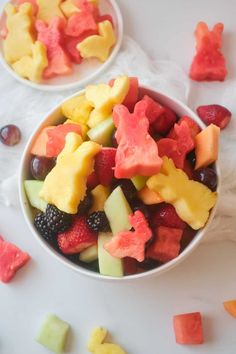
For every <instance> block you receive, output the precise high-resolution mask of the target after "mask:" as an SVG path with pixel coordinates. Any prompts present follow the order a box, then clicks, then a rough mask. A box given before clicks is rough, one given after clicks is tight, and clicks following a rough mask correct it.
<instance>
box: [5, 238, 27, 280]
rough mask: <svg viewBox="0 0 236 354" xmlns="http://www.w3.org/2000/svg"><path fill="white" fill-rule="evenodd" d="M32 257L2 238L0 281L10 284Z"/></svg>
mask: <svg viewBox="0 0 236 354" xmlns="http://www.w3.org/2000/svg"><path fill="white" fill-rule="evenodd" d="M29 259H30V256H29V255H28V254H27V253H25V252H23V251H21V250H20V249H19V248H18V247H16V246H15V245H13V244H12V243H9V242H6V241H4V240H3V238H2V237H1V236H0V281H2V282H3V283H9V282H10V281H11V280H12V278H13V277H14V275H15V273H16V272H17V271H18V270H19V269H20V268H21V267H23V266H24V265H25V264H26V263H27V262H28V261H29Z"/></svg>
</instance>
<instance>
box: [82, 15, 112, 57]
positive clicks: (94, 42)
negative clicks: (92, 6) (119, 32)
mask: <svg viewBox="0 0 236 354" xmlns="http://www.w3.org/2000/svg"><path fill="white" fill-rule="evenodd" d="M98 33H99V35H93V36H89V37H87V38H85V39H84V40H83V41H82V42H80V43H79V44H78V45H77V47H76V48H77V49H78V51H79V52H80V55H81V56H82V57H83V58H92V57H95V58H98V59H99V60H100V61H102V62H104V61H106V60H107V58H108V57H109V55H110V50H111V48H112V47H113V45H114V44H115V43H116V36H115V32H114V30H113V27H112V24H111V22H110V21H107V20H106V21H103V22H100V23H99V24H98Z"/></svg>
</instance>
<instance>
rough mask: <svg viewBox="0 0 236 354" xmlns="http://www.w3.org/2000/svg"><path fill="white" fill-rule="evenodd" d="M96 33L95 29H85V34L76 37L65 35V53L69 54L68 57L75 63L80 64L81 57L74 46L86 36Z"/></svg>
mask: <svg viewBox="0 0 236 354" xmlns="http://www.w3.org/2000/svg"><path fill="white" fill-rule="evenodd" d="M95 34H97V30H96V31H87V32H86V33H85V34H83V35H81V36H78V37H71V36H66V35H65V37H64V44H63V48H64V49H65V51H66V53H67V54H68V55H69V57H70V59H71V60H72V62H73V63H75V64H80V63H81V61H82V57H81V55H80V52H79V50H78V49H77V48H76V47H77V45H78V44H79V43H80V42H82V41H83V40H84V39H85V38H86V37H88V36H92V35H95Z"/></svg>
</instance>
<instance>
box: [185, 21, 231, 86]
mask: <svg viewBox="0 0 236 354" xmlns="http://www.w3.org/2000/svg"><path fill="white" fill-rule="evenodd" d="M223 30H224V25H223V24H222V23H217V24H216V25H215V26H214V27H213V30H212V31H210V30H209V28H208V26H207V24H206V23H205V22H199V23H198V25H197V27H196V30H195V37H196V51H197V53H196V55H195V57H194V59H193V62H192V65H191V67H190V73H189V75H190V78H191V79H193V80H196V81H224V79H225V77H226V75H227V69H226V63H225V58H224V56H223V54H222V53H221V51H220V50H221V47H222V33H223Z"/></svg>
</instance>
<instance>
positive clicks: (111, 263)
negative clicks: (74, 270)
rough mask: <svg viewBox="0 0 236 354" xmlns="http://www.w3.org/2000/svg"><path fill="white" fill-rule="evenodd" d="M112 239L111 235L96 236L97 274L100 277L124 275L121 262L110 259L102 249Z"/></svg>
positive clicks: (114, 258)
mask: <svg viewBox="0 0 236 354" xmlns="http://www.w3.org/2000/svg"><path fill="white" fill-rule="evenodd" d="M112 239H113V237H112V234H111V233H100V234H99V235H98V263H99V272H100V274H102V275H108V276H112V277H122V276H123V275H124V270H123V263H122V260H121V259H119V258H116V257H112V256H111V255H110V254H109V253H108V252H107V251H106V250H105V248H104V245H105V244H107V243H108V242H109V241H111V240H112Z"/></svg>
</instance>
